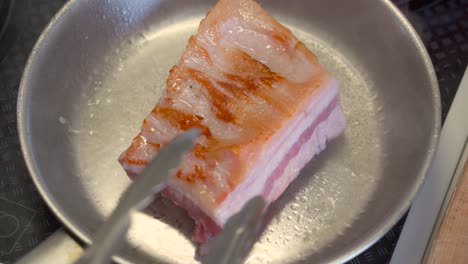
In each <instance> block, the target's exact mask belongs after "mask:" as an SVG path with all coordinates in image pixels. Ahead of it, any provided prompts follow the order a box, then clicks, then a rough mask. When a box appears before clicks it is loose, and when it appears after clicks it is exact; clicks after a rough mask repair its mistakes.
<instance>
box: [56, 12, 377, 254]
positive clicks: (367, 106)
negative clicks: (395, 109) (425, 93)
mask: <svg viewBox="0 0 468 264" xmlns="http://www.w3.org/2000/svg"><path fill="white" fill-rule="evenodd" d="M199 21H200V18H194V19H190V20H185V21H180V22H177V23H174V24H172V25H171V26H169V27H164V28H163V29H160V30H155V31H151V32H148V33H145V34H140V35H139V36H138V37H136V38H134V39H132V40H131V41H129V42H128V43H127V45H125V46H124V47H119V48H117V49H114V50H112V52H110V53H109V54H106V55H105V56H103V58H102V59H101V62H100V63H98V64H99V65H100V66H99V67H96V68H95V69H93V71H92V72H93V74H91V75H90V76H89V78H88V83H87V84H86V85H83V90H82V93H81V96H82V98H81V105H80V106H79V107H80V108H81V109H82V110H81V111H79V115H78V116H77V117H76V118H77V122H69V121H68V120H66V118H64V119H60V120H59V121H61V122H63V124H64V125H66V126H69V129H68V131H69V134H70V139H71V140H72V141H73V143H74V145H75V146H76V151H77V153H78V154H77V155H76V156H77V157H78V170H79V171H80V172H81V173H80V177H81V179H80V181H81V182H82V184H83V186H84V188H83V189H84V190H86V192H87V195H88V197H89V199H90V201H91V204H92V205H93V208H92V209H91V211H92V212H90V214H91V215H94V216H95V218H96V221H100V220H101V219H102V217H104V216H106V215H108V214H109V213H110V211H111V210H112V209H113V208H114V206H115V204H116V203H117V201H118V199H119V194H120V193H122V191H123V190H124V188H125V187H126V186H127V185H128V184H129V182H130V181H129V180H128V178H127V177H126V175H125V173H124V171H123V169H121V168H120V166H119V164H118V163H117V157H118V156H119V154H120V153H121V152H122V151H123V150H124V149H125V148H126V147H127V146H128V145H129V144H130V142H131V140H132V139H133V137H134V136H135V135H136V134H137V133H138V131H139V128H140V126H141V122H142V120H143V118H144V117H145V116H146V115H147V114H148V113H149V112H150V111H151V109H152V108H153V106H154V105H155V103H156V102H157V100H158V98H159V96H160V95H161V93H162V92H163V90H164V88H165V81H166V78H167V76H168V70H169V69H170V68H171V66H172V65H174V64H175V63H176V62H177V60H178V58H179V56H180V55H181V54H182V52H183V50H184V48H185V45H186V43H187V41H188V37H189V36H190V35H191V34H194V32H195V31H196V28H197V26H198V23H199ZM287 26H289V28H290V29H292V31H293V32H294V33H295V34H296V35H297V36H298V38H299V39H301V40H302V41H303V42H304V43H305V44H306V46H307V47H308V48H309V49H311V50H312V51H313V52H314V53H316V54H317V56H318V57H319V59H320V60H321V61H322V63H323V64H325V66H326V67H327V68H328V69H329V70H330V71H331V72H332V73H333V74H334V75H335V76H336V77H337V79H338V80H339V82H340V85H341V97H342V105H343V109H344V111H345V114H346V117H347V121H348V127H347V129H346V132H345V134H344V135H343V136H342V137H341V138H339V139H337V140H335V141H333V142H331V143H330V146H329V147H328V148H327V149H326V150H325V151H324V152H323V153H322V154H321V155H319V156H318V157H317V158H316V159H315V160H313V161H312V162H310V164H309V165H308V166H307V167H306V168H304V169H303V171H302V172H301V175H300V176H299V177H298V179H297V180H295V181H294V182H293V184H292V185H291V186H290V187H289V188H288V190H287V191H286V193H285V194H283V195H282V196H281V198H280V199H279V200H278V201H277V203H276V204H275V205H276V207H277V208H281V209H282V210H281V212H279V213H278V214H277V215H276V216H275V217H274V219H273V221H272V223H271V224H270V225H269V227H268V228H267V230H266V231H265V233H264V234H263V236H262V237H261V239H260V241H259V243H257V244H256V246H255V248H254V250H253V252H252V253H251V256H250V257H249V260H248V261H247V262H248V263H270V262H273V263H291V262H294V261H296V260H299V259H301V258H304V257H307V256H310V255H312V256H313V257H314V259H320V258H323V259H326V258H327V255H326V252H327V248H328V250H330V249H329V247H331V246H333V245H334V244H335V243H336V242H337V241H339V240H340V239H342V237H343V236H344V235H345V234H346V232H347V230H349V229H350V228H351V227H352V225H353V223H354V222H355V221H356V220H357V219H359V218H360V215H361V213H362V212H363V210H365V208H366V206H367V204H368V202H369V200H370V199H371V198H372V196H373V194H374V192H375V191H376V189H377V185H378V183H379V180H380V178H381V177H383V173H382V168H383V162H384V160H385V145H384V144H383V138H384V136H385V130H384V127H383V119H384V114H383V109H382V108H381V107H379V104H378V99H377V98H378V96H377V93H376V92H377V91H376V90H375V88H374V87H373V85H372V82H371V81H370V80H366V79H365V77H363V74H361V73H360V72H359V71H358V69H357V68H356V66H355V65H353V64H351V63H349V62H348V61H347V59H346V57H345V56H344V55H343V54H340V53H339V52H338V51H336V50H335V49H334V48H333V45H331V44H330V43H326V42H324V41H322V40H319V39H318V38H317V37H315V34H313V33H314V32H310V31H308V30H307V29H306V28H304V29H303V28H300V27H295V26H296V25H287ZM357 102H358V103H357ZM72 124H74V126H73V125H72ZM362 160H366V161H367V163H365V164H363V163H362V162H358V161H362ZM155 218H156V219H155ZM191 228H192V223H191V221H190V220H189V219H188V217H187V216H186V215H185V214H184V212H182V211H181V210H179V209H177V208H176V207H175V206H174V205H172V204H171V203H169V202H168V201H165V200H164V199H158V200H157V202H156V203H155V204H154V205H153V206H152V209H149V210H147V211H146V212H145V213H139V214H137V215H135V217H134V224H133V225H132V228H131V230H130V232H129V237H128V245H127V250H126V251H125V252H126V254H127V255H128V256H129V258H131V257H132V256H137V255H138V256H139V262H141V256H146V258H147V260H148V262H150V261H154V260H159V261H168V262H175V263H191V262H194V254H195V245H193V244H192V242H191V241H190V231H191ZM88 232H92V230H88ZM161 238H164V243H161ZM317 254H320V255H317Z"/></svg>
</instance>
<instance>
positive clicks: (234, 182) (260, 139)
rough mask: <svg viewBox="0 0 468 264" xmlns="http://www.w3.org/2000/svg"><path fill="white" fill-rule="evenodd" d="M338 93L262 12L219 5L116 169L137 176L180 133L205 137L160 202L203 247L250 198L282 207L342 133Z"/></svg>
mask: <svg viewBox="0 0 468 264" xmlns="http://www.w3.org/2000/svg"><path fill="white" fill-rule="evenodd" d="M338 92H339V91H338V83H337V81H336V80H335V79H334V78H333V77H332V76H331V75H330V73H329V72H328V71H327V70H326V69H325V68H324V67H323V66H322V65H321V64H320V63H319V61H318V59H317V57H316V56H315V55H314V54H312V53H311V52H310V51H309V50H308V49H307V48H306V47H305V46H304V44H303V43H302V42H300V41H299V40H298V39H297V38H296V37H295V36H294V35H293V34H292V33H291V31H289V30H288V29H286V28H285V27H284V26H282V25H281V24H279V23H278V22H277V21H276V20H275V19H274V18H272V17H271V16H270V15H268V14H267V13H266V12H265V11H264V10H263V9H262V8H261V7H260V6H259V5H258V4H257V3H255V2H254V1H252V0H220V1H219V2H218V3H217V4H216V6H215V7H214V8H213V9H212V10H211V11H210V12H209V13H208V15H207V16H206V18H205V19H203V20H202V22H201V23H200V26H199V28H198V31H197V33H196V35H194V36H192V37H191V38H190V40H189V43H188V45H187V47H186V50H185V52H184V53H183V54H182V57H181V58H180V60H179V62H178V63H177V65H175V66H174V67H173V68H172V69H171V70H170V74H169V78H168V80H167V87H166V90H165V93H164V95H163V96H162V98H161V99H160V101H159V102H158V103H157V105H156V106H155V108H154V109H153V110H152V112H151V113H150V114H149V115H148V116H147V117H146V119H145V120H144V121H143V126H142V129H141V132H140V133H139V134H138V135H137V136H136V137H135V139H134V140H133V142H132V143H131V145H130V147H129V148H128V149H127V150H126V151H125V152H124V153H123V154H122V155H121V156H120V158H119V161H120V162H121V164H122V166H123V167H124V169H125V170H126V172H127V173H128V175H130V177H133V176H134V175H137V174H138V173H139V172H140V171H141V170H142V169H143V168H144V167H145V165H146V164H147V163H148V162H149V161H150V160H151V158H152V157H153V156H154V155H156V154H157V153H158V151H159V150H160V148H161V147H162V146H164V145H165V144H167V143H168V142H169V141H170V140H171V139H173V138H174V137H175V136H176V135H177V134H179V133H181V132H183V131H185V130H187V129H189V128H193V127H197V128H199V129H200V130H201V131H202V136H201V137H200V138H198V139H197V142H196V145H195V148H194V149H193V151H192V152H190V153H189V154H187V155H186V156H185V157H184V161H183V164H182V166H181V167H180V169H179V170H178V171H177V172H175V173H174V174H173V175H172V177H170V179H169V181H168V187H167V188H166V189H165V190H164V191H163V195H165V196H166V197H168V198H169V199H171V200H172V201H173V202H174V203H175V204H177V205H179V206H181V207H183V208H185V209H186V210H187V212H188V213H189V215H190V216H191V217H192V218H193V219H194V220H195V222H196V228H195V231H194V235H193V238H194V240H196V241H201V242H203V241H206V240H207V239H209V238H210V237H212V236H214V235H216V234H217V233H218V232H219V231H220V230H221V229H222V227H223V225H224V223H225V222H226V221H227V219H228V218H229V217H230V216H231V215H233V214H235V213H237V212H238V211H239V210H240V209H241V208H242V206H243V205H244V204H245V203H246V202H247V201H248V200H249V199H250V198H252V197H253V196H256V195H263V197H264V198H265V200H266V201H267V202H272V201H274V200H275V199H277V198H278V197H279V196H280V195H281V194H282V193H283V191H284V190H285V189H286V187H287V186H288V185H289V183H291V181H292V180H293V179H294V178H295V177H296V176H297V175H298V173H299V171H300V170H301V169H302V168H303V167H304V166H305V164H306V163H307V162H308V161H310V160H311V159H312V157H313V156H314V155H316V154H317V153H319V152H320V151H322V150H323V149H324V148H325V146H326V143H327V141H328V140H330V139H332V138H334V137H336V136H338V135H339V134H340V133H342V132H343V130H344V128H345V119H344V116H343V113H342V110H341V107H340V102H339V93H338Z"/></svg>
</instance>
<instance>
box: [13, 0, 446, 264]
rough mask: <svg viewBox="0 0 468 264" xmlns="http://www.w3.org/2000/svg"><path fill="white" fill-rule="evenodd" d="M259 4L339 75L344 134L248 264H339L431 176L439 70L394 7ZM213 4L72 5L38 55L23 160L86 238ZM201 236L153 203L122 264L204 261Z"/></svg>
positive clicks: (299, 185) (109, 204) (106, 209)
mask: <svg viewBox="0 0 468 264" xmlns="http://www.w3.org/2000/svg"><path fill="white" fill-rule="evenodd" d="M259 2H260V4H261V5H262V6H264V7H265V8H266V9H267V11H269V12H270V14H272V15H273V16H274V17H275V18H277V19H278V20H279V21H280V22H281V23H283V24H284V25H286V26H287V27H288V28H290V29H291V30H292V31H293V32H294V33H295V34H296V36H298V38H299V39H300V40H302V41H303V42H304V43H305V44H306V46H307V47H308V48H309V49H311V50H312V51H313V52H314V53H315V54H316V55H317V56H318V57H319V59H320V60H321V62H322V63H323V64H324V65H325V66H326V67H327V68H328V69H329V70H330V71H331V72H332V73H333V74H334V75H335V76H336V77H337V79H338V80H339V82H340V87H341V100H342V105H343V109H344V111H345V114H346V117H347V122H348V126H347V129H346V132H345V133H344V135H343V136H341V137H340V138H338V139H336V140H334V141H332V142H330V144H329V146H328V148H327V149H326V150H325V151H324V152H323V153H322V154H320V155H319V156H318V157H316V158H315V159H314V160H313V161H312V162H310V163H309V165H307V166H306V168H305V169H303V170H302V172H301V175H300V176H299V177H298V179H297V180H295V181H294V182H293V184H292V185H291V186H290V187H289V188H288V190H287V191H286V193H285V194H283V195H282V196H281V198H280V199H279V201H278V202H277V203H276V204H275V206H276V207H277V208H280V209H282V210H278V211H279V212H278V213H277V214H276V215H275V217H274V218H273V220H272V222H271V224H270V225H269V226H268V227H267V229H266V231H265V233H264V234H263V235H262V237H261V239H260V241H259V242H258V243H257V244H256V245H255V247H254V250H253V252H252V253H251V255H250V256H249V258H248V261H247V263H310V261H314V262H315V263H318V262H327V263H329V262H342V261H345V260H347V259H349V258H351V257H352V256H354V255H356V254H357V253H359V252H360V251H362V250H363V249H365V248H366V247H367V246H370V245H371V244H372V242H373V241H375V240H376V239H378V238H379V237H380V236H381V235H383V234H384V232H385V231H386V230H388V229H389V228H390V227H391V226H392V225H393V224H394V223H395V222H396V220H398V218H399V217H400V216H401V215H402V214H403V213H404V211H405V210H406V209H407V208H408V206H409V204H410V202H411V200H412V199H413V198H414V195H415V193H416V190H417V188H418V187H419V185H420V184H421V182H422V180H423V178H424V174H425V172H426V169H427V166H428V163H429V162H430V159H431V156H432V152H433V149H434V145H435V141H436V137H437V134H438V132H437V131H438V126H439V122H440V117H439V112H438V111H439V105H438V101H437V100H438V97H437V96H438V95H437V92H436V91H437V87H436V85H435V82H434V76H433V73H432V71H431V66H430V63H429V64H428V61H427V58H426V57H427V56H426V55H425V53H424V52H423V51H422V48H421V46H420V44H419V42H418V41H417V39H415V37H414V35H413V34H414V33H412V32H411V31H410V28H409V27H408V25H407V24H405V23H404V21H401V19H400V18H399V17H398V15H396V14H395V13H394V10H393V7H391V6H390V5H389V4H388V3H387V2H385V1H374V0H357V1H349V2H350V3H348V1H346V2H343V1H299V0H293V1H287V3H286V2H285V1H282V0H277V1H276V0H269V1H259ZM351 2H352V3H351ZM213 4H214V1H201V0H196V1H182V0H172V1H168V0H167V1H151V0H136V1H124V0H116V1H79V0H75V1H73V0H72V1H70V2H69V3H68V4H67V5H66V6H65V8H64V9H63V10H62V11H61V12H60V13H59V14H58V15H57V16H56V18H55V20H54V21H53V22H52V23H51V24H50V25H49V27H48V29H47V30H46V32H45V33H44V34H43V36H42V38H41V39H40V41H39V42H38V44H37V45H36V48H35V50H34V52H33V54H32V55H31V58H30V63H29V65H28V68H27V70H26V72H25V75H24V78H23V82H22V87H21V89H22V90H21V95H20V102H19V109H20V110H19V111H20V115H19V118H20V120H19V123H20V131H21V133H22V135H21V137H22V138H21V139H22V143H23V148H24V151H25V154H26V155H25V156H26V161H27V163H28V165H29V168H30V169H31V172H32V173H31V174H32V175H33V177H34V179H35V181H36V184H37V185H38V187H39V189H40V191H41V192H42V194H43V196H46V200H47V202H48V203H49V205H50V206H51V207H52V209H53V210H54V211H55V213H56V214H57V215H58V216H59V217H60V218H61V220H62V221H64V222H65V224H66V225H67V226H68V227H69V228H70V229H72V230H73V231H74V232H75V233H77V234H78V235H79V236H80V237H81V238H82V239H84V240H86V241H89V239H90V236H91V234H93V233H94V231H95V230H96V229H97V228H98V227H99V224H100V223H101V222H102V221H103V219H104V217H106V216H107V215H109V214H110V212H111V210H112V209H113V208H114V206H115V205H116V203H117V202H118V200H119V197H120V195H121V194H122V192H123V190H124V189H125V188H126V187H127V186H128V184H130V180H129V179H128V177H127V176H126V175H125V172H124V171H123V169H122V168H121V167H120V165H119V164H118V162H117V158H118V156H119V155H120V153H121V152H122V151H123V150H125V148H126V147H128V145H129V144H130V142H131V141H132V139H133V137H134V136H136V134H137V133H138V131H139V129H140V126H141V124H142V121H143V118H144V117H145V116H146V115H147V114H148V113H149V112H150V111H151V109H152V108H153V107H154V105H155V104H156V102H157V100H158V98H159V97H160V96H161V94H162V92H163V90H164V88H165V81H166V78H167V77H168V73H169V69H170V68H171V67H172V65H174V64H175V63H176V62H177V60H178V58H179V57H180V55H181V54H182V52H183V50H184V48H185V45H186V43H187V41H188V38H189V36H190V35H191V34H194V33H195V31H196V28H197V27H198V23H199V22H200V20H201V19H202V17H203V16H204V15H205V14H206V12H207V11H208V10H209V8H210V7H211V6H212V5H213ZM382 32H385V34H383V33H382ZM70 47H73V48H72V49H71V48H70ZM57 142H58V143H59V144H57ZM51 161H54V162H51ZM192 225H193V223H192V222H191V221H190V220H189V219H188V217H187V216H186V215H185V214H184V212H182V211H181V210H180V209H178V208H177V207H175V206H174V205H172V204H171V203H170V202H168V201H166V200H164V199H162V198H157V201H156V202H155V203H154V204H153V205H152V206H150V208H148V209H147V210H146V211H145V212H142V213H138V214H136V215H134V218H133V224H132V227H131V229H130V231H129V233H128V236H127V241H126V243H125V247H124V249H123V250H122V252H121V253H120V256H121V257H122V258H123V259H125V260H127V261H130V262H137V263H154V262H157V263H160V262H167V263H197V261H196V260H195V250H196V245H194V244H193V243H192V242H191V239H190V235H191V234H190V232H191V229H192V227H193V226H192Z"/></svg>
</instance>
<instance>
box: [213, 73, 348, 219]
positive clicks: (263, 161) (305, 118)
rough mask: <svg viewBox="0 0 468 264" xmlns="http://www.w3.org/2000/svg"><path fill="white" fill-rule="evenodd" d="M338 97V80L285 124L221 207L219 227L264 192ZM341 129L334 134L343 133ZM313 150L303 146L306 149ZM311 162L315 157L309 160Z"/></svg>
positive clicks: (316, 95) (315, 96) (325, 87)
mask: <svg viewBox="0 0 468 264" xmlns="http://www.w3.org/2000/svg"><path fill="white" fill-rule="evenodd" d="M337 94H338V84H337V81H336V80H335V79H330V80H329V81H328V82H327V83H326V84H324V85H323V86H322V88H320V89H319V90H317V91H316V94H315V95H313V96H311V101H310V102H309V103H308V104H307V108H306V109H305V110H304V111H303V113H301V114H298V115H296V116H295V117H294V118H293V119H291V120H290V121H289V124H287V125H285V126H284V127H283V128H282V129H281V130H280V131H278V132H277V133H276V135H275V136H274V137H272V138H271V139H270V140H269V142H268V143H267V144H266V146H268V147H266V148H265V150H264V152H263V153H261V155H260V157H259V159H258V160H257V161H255V162H254V164H255V167H253V168H251V169H250V173H249V174H248V175H247V176H246V180H245V181H244V182H243V183H241V184H240V185H239V186H237V188H236V189H235V190H234V191H233V192H232V193H230V194H229V195H228V197H227V198H226V199H225V200H224V202H223V203H222V204H221V205H220V206H219V207H218V208H217V210H216V212H215V213H214V217H213V219H214V220H215V221H216V222H217V223H218V224H220V225H223V224H224V223H225V221H226V220H227V219H228V218H229V217H230V216H231V215H232V214H234V213H236V212H238V211H239V210H240V209H241V208H242V206H243V205H244V202H246V201H248V200H249V199H250V198H252V197H254V196H256V195H260V194H262V193H263V190H264V187H265V184H266V182H267V180H268V178H269V177H270V176H271V174H272V173H273V171H274V170H275V169H276V167H277V166H278V164H279V163H280V162H281V160H282V159H283V157H284V156H285V155H286V154H287V152H288V151H289V149H290V147H291V146H293V145H294V143H295V142H296V141H297V140H299V138H300V136H301V135H302V133H303V132H304V131H305V130H306V129H307V128H308V127H309V126H310V125H311V124H312V123H313V122H314V121H315V120H316V119H317V118H318V117H319V116H320V114H321V113H322V112H323V111H324V110H325V108H326V107H327V106H328V105H329V104H330V103H331V101H332V100H333V99H334V98H335V96H337ZM340 111H341V110H340ZM341 130H342V129H341ZM341 130H340V131H338V132H334V133H340V132H341ZM330 132H333V131H330ZM314 142H315V141H314ZM311 147H312V146H306V145H304V146H303V148H311ZM310 159H311V157H310V158H308V159H307V161H308V160H310ZM290 163H291V165H290V166H296V167H297V168H298V169H301V168H302V166H303V165H304V164H303V165H301V166H299V165H300V164H295V163H293V162H292V161H290ZM239 197H242V199H239Z"/></svg>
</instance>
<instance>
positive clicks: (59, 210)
mask: <svg viewBox="0 0 468 264" xmlns="http://www.w3.org/2000/svg"><path fill="white" fill-rule="evenodd" d="M79 1H80V0H70V1H68V2H67V3H65V4H64V6H63V7H62V8H61V9H60V10H59V11H58V12H57V14H56V15H55V16H54V17H53V19H52V20H51V21H50V22H49V24H48V25H47V26H46V28H45V29H44V30H43V32H42V33H41V35H40V36H39V38H38V40H37V41H36V43H35V45H34V47H33V49H32V51H31V53H30V55H29V58H28V61H27V63H26V66H25V70H24V72H23V75H22V78H21V82H20V85H19V92H18V100H17V124H18V134H19V141H20V145H21V151H22V154H23V157H24V160H25V163H26V166H27V168H28V171H29V173H30V175H31V178H32V180H33V182H34V184H35V186H36V187H37V189H38V191H39V193H40V194H41V196H42V198H43V199H44V200H45V202H46V203H47V205H48V207H49V208H50V209H51V210H52V211H53V212H54V214H55V215H56V216H57V218H58V219H60V221H61V222H62V223H63V224H64V226H66V228H67V229H68V230H70V231H71V232H72V233H73V234H75V235H76V236H77V237H78V238H79V239H80V240H81V241H83V242H85V243H86V244H90V243H91V239H90V237H89V234H86V232H85V231H83V227H81V226H80V225H79V224H78V223H76V222H75V221H74V220H73V219H71V218H70V217H69V216H67V213H66V212H65V210H64V209H63V207H62V206H60V203H57V201H56V200H55V197H53V196H52V195H50V193H49V192H48V187H47V185H46V184H45V182H44V181H43V180H42V177H41V172H40V170H39V168H38V167H37V166H36V163H35V161H34V157H33V156H34V155H33V151H32V149H33V147H32V144H31V142H30V141H29V139H28V135H29V134H28V115H29V114H28V112H27V107H26V106H27V102H28V100H29V99H28V93H29V91H30V90H32V89H34V85H33V84H32V81H31V74H30V73H31V71H32V68H33V65H34V64H35V63H36V61H37V57H38V56H39V55H38V54H39V53H40V50H41V49H42V48H43V47H44V44H45V42H46V39H47V38H48V37H49V35H50V34H51V32H52V31H53V30H54V28H55V26H56V24H57V23H58V22H59V21H60V20H61V18H62V17H64V16H65V15H66V14H67V13H68V12H71V11H70V10H71V9H72V8H73V6H75V5H77V2H79ZM378 2H380V3H376V4H381V5H383V6H384V7H385V8H386V9H387V10H388V11H389V12H390V13H391V15H393V16H394V17H395V19H396V20H397V22H398V23H399V24H400V25H401V29H402V30H403V31H404V33H406V34H407V35H408V37H409V39H410V40H411V42H412V43H413V45H414V46H415V48H416V51H417V53H418V55H419V56H420V58H421V60H422V62H423V64H424V68H425V74H426V75H427V77H428V80H429V83H430V89H431V93H432V100H433V102H432V103H433V105H434V108H433V110H434V111H435V113H433V114H434V124H433V127H432V131H431V135H432V137H431V140H430V142H429V145H428V152H427V154H426V156H425V158H424V162H423V163H422V164H421V167H420V169H419V172H418V174H417V175H416V176H415V177H416V179H417V180H416V183H415V184H414V185H413V186H411V187H410V188H409V190H408V194H407V197H406V199H404V202H403V203H401V204H400V205H398V206H397V209H396V210H395V211H394V212H393V214H392V216H391V217H390V218H388V219H387V220H386V221H382V222H381V223H380V224H378V228H375V229H374V231H372V232H370V233H368V235H367V237H366V238H365V239H363V240H362V242H360V243H356V244H355V245H354V246H352V247H349V248H347V252H346V253H344V254H342V255H341V256H338V257H337V258H335V259H331V260H329V262H330V263H342V262H345V261H348V260H350V259H352V258H353V257H355V256H357V255H359V254H360V253H362V252H363V251H365V250H366V249H368V248H369V247H370V246H372V245H373V244H374V243H375V242H376V241H377V240H378V239H380V238H381V237H382V236H383V235H384V234H385V233H387V232H388V231H389V230H390V229H391V228H392V227H393V226H394V225H395V223H396V222H397V221H398V220H399V219H400V218H401V217H402V216H403V215H404V214H405V213H406V211H407V210H408V208H409V207H410V205H411V203H412V202H413V200H414V199H415V197H416V195H417V193H418V191H419V189H420V187H421V185H422V184H423V183H424V181H425V179H426V176H427V173H428V171H429V168H430V166H431V164H432V161H433V158H434V154H435V151H436V148H437V144H438V141H439V135H440V128H441V103H440V91H439V87H438V83H437V78H436V75H435V70H434V67H433V65H432V61H431V59H430V57H429V54H428V52H427V50H426V48H425V47H424V44H423V42H422V40H421V38H420V37H419V35H418V34H417V32H416V30H415V29H414V28H413V26H412V25H411V24H410V22H409V21H408V19H407V18H406V17H405V16H404V15H403V14H402V13H401V12H400V11H399V10H398V8H397V7H396V6H395V5H394V4H393V3H392V2H391V1H390V0H379V1H378ZM114 260H115V261H117V262H119V263H122V262H131V261H130V259H129V258H128V257H127V256H125V255H123V254H121V253H118V254H117V255H116V257H114Z"/></svg>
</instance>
